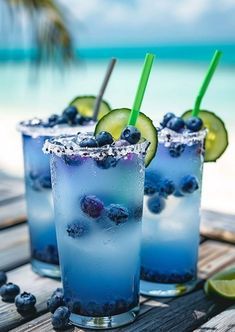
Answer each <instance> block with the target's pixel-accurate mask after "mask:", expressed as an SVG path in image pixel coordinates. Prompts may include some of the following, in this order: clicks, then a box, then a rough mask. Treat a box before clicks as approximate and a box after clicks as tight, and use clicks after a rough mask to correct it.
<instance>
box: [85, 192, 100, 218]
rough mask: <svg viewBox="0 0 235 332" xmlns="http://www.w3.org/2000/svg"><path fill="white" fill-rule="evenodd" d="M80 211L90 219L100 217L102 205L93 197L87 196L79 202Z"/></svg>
mask: <svg viewBox="0 0 235 332" xmlns="http://www.w3.org/2000/svg"><path fill="white" fill-rule="evenodd" d="M80 205H81V209H82V211H83V212H84V213H85V214H87V215H88V216H89V217H91V218H98V217H100V215H101V213H102V211H103V209H104V203H103V202H102V201H101V200H100V199H99V198H97V197H96V196H95V195H87V196H84V197H83V198H82V199H81V202H80Z"/></svg>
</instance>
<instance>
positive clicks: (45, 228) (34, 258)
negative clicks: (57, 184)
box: [18, 119, 94, 278]
mask: <svg viewBox="0 0 235 332" xmlns="http://www.w3.org/2000/svg"><path fill="white" fill-rule="evenodd" d="M93 126H94V125H91V126H88V128H89V127H90V128H93ZM86 128H87V126H86ZM18 129H19V131H21V133H22V140H23V153H24V171H25V189H26V203H27V216H28V223H29V233H30V244H31V264H32V268H33V270H34V271H35V272H37V273H39V274H40V275H44V276H48V277H55V278H57V277H60V269H59V258H58V251H57V243H56V233H55V225H54V209H53V200H52V191H51V175H50V163H49V157H48V156H47V155H45V154H44V153H43V152H42V147H43V144H44V142H45V140H46V139H47V138H50V137H52V136H54V135H60V134H63V133H76V132H78V131H79V130H81V129H83V130H84V127H82V126H74V127H71V126H69V125H63V126H62V125H61V126H57V127H56V128H50V127H47V128H45V127H42V126H40V120H38V119H34V120H31V121H25V122H22V123H21V124H20V125H19V126H18Z"/></svg>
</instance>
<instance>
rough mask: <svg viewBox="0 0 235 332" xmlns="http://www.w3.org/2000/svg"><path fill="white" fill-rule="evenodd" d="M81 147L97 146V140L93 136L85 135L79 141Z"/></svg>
mask: <svg viewBox="0 0 235 332" xmlns="http://www.w3.org/2000/svg"><path fill="white" fill-rule="evenodd" d="M79 145H80V147H81V148H97V147H98V142H97V140H96V139H95V138H93V137H85V138H83V140H82V141H81V142H80V143H79Z"/></svg>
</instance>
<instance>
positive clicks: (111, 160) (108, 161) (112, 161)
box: [96, 156, 118, 169]
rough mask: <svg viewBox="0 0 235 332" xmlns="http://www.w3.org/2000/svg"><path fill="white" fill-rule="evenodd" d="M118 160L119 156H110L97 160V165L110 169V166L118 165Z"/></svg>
mask: <svg viewBox="0 0 235 332" xmlns="http://www.w3.org/2000/svg"><path fill="white" fill-rule="evenodd" d="M117 162H118V160H117V158H115V157H113V156H108V157H105V158H103V159H101V160H96V164H97V166H98V167H99V168H102V169H109V168H110V167H115V166H116V165H117Z"/></svg>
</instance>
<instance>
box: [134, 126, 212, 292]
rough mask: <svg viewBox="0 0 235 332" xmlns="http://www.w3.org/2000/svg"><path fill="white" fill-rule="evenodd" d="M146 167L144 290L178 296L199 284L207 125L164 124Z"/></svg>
mask: <svg viewBox="0 0 235 332" xmlns="http://www.w3.org/2000/svg"><path fill="white" fill-rule="evenodd" d="M158 139H159V145H158V151H157V154H156V156H155V158H154V160H153V161H152V162H151V164H150V166H149V167H148V168H147V169H146V177H145V196H144V213H143V237H142V251H141V279H142V280H141V286H140V288H141V293H143V294H147V295H153V296H176V295H180V294H182V293H185V292H187V291H190V290H191V289H192V288H194V287H195V282H196V278H197V260H198V246H199V223H200V198H201V178H202V166H203V159H204V158H203V156H204V139H205V130H201V131H198V132H189V130H187V129H183V130H181V131H180V132H175V131H173V130H170V129H168V128H161V129H160V130H159V132H158Z"/></svg>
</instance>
